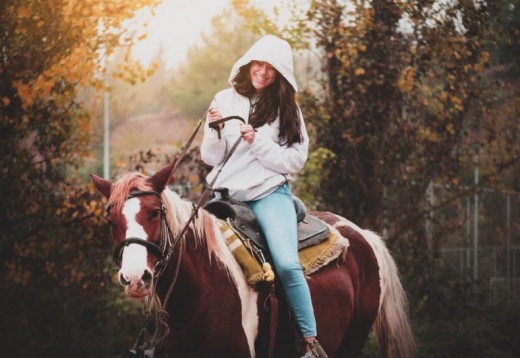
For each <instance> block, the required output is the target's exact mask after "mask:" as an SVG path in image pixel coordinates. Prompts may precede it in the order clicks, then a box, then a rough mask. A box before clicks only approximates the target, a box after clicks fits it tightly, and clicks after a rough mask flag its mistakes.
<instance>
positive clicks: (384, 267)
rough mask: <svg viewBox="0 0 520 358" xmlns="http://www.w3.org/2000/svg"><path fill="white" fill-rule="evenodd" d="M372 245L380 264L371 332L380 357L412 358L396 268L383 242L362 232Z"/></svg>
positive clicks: (410, 335) (404, 302)
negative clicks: (378, 295) (376, 305)
mask: <svg viewBox="0 0 520 358" xmlns="http://www.w3.org/2000/svg"><path fill="white" fill-rule="evenodd" d="M362 232H363V236H364V237H365V238H366V239H367V241H368V242H370V244H371V245H372V247H373V249H374V253H375V255H376V258H377V262H378V264H379V277H380V285H381V296H380V300H379V313H378V315H377V318H376V321H375V322H374V326H373V328H374V331H375V334H376V339H377V344H378V347H379V351H380V353H381V356H382V357H387V358H412V357H415V340H414V336H413V333H412V329H411V327H410V320H409V316H408V300H407V298H406V293H405V291H404V289H403V285H402V284H401V280H400V277H399V271H398V269H397V265H396V264H395V261H394V259H393V257H392V255H391V254H390V251H389V250H388V248H387V247H386V244H385V242H384V241H383V239H382V238H381V237H380V236H378V235H376V234H375V233H373V232H370V231H367V230H362Z"/></svg>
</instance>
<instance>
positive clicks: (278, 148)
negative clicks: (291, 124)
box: [201, 35, 309, 201]
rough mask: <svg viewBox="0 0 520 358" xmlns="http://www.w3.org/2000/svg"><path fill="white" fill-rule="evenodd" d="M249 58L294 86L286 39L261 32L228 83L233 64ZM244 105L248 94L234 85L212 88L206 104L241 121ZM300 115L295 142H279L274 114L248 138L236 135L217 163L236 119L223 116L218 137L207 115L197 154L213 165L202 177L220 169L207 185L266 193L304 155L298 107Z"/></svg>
mask: <svg viewBox="0 0 520 358" xmlns="http://www.w3.org/2000/svg"><path fill="white" fill-rule="evenodd" d="M252 60H257V61H264V62H268V63H269V64H271V65H272V66H273V67H274V68H275V69H276V70H277V71H278V72H279V73H280V74H281V75H282V76H284V77H285V79H287V81H288V82H289V83H290V84H291V86H292V87H293V88H294V89H295V91H297V86H296V81H295V79H294V74H293V58H292V52H291V47H290V46H289V44H288V43H287V42H286V41H284V40H281V39H279V38H278V37H275V36H272V35H267V36H264V37H262V38H261V39H260V40H258V41H257V42H256V43H255V44H254V45H253V46H252V47H251V48H250V49H249V50H248V51H247V52H246V54H245V55H244V56H242V57H241V58H240V59H239V60H238V61H237V63H235V65H234V66H233V69H232V70H231V75H230V79H229V80H230V83H231V81H232V80H233V79H234V77H235V75H236V74H237V73H238V70H239V68H240V67H241V66H243V65H245V64H248V63H249V62H251V61H252ZM250 107H251V103H250V101H249V98H247V97H244V96H242V95H240V94H239V93H238V92H236V91H235V89H234V88H228V89H225V90H223V91H220V92H219V93H217V94H216V95H215V98H214V99H213V101H212V102H211V105H210V108H217V109H218V110H219V111H220V113H221V114H222V116H223V117H228V116H240V117H242V118H244V120H245V121H246V123H247V121H248V117H249V111H250ZM300 118H301V121H302V125H301V129H302V137H303V141H302V142H301V143H294V144H293V145H292V146H290V147H287V145H280V144H279V138H278V133H279V125H280V119H279V118H276V120H275V121H274V122H272V123H270V124H265V125H263V126H261V127H259V128H257V132H256V134H255V139H254V141H253V143H251V144H249V143H247V142H246V141H244V140H242V141H241V142H240V143H239V145H238V147H237V148H236V150H235V152H234V153H233V154H232V155H231V157H230V158H229V160H228V161H227V162H226V163H225V165H224V166H223V167H222V163H223V161H224V159H225V157H226V154H227V153H228V151H229V150H230V149H231V147H232V146H233V144H234V143H235V142H236V140H237V139H238V138H239V137H240V123H241V122H240V121H239V120H231V121H228V122H227V123H226V124H225V126H224V128H223V129H222V130H221V135H222V138H221V139H219V138H218V134H217V131H215V130H213V129H210V128H209V125H208V122H209V120H207V121H206V125H205V127H204V139H203V141H202V145H201V157H202V160H203V161H204V162H205V163H206V164H208V165H211V166H213V167H214V168H213V170H212V171H211V172H210V173H209V175H208V177H207V181H208V183H211V181H212V180H213V178H214V177H215V175H217V173H218V172H219V171H220V170H221V171H220V174H218V178H217V181H216V182H215V184H214V185H213V188H218V187H225V188H228V189H229V193H230V195H231V197H232V198H234V199H237V200H242V201H249V200H256V199H260V198H261V197H263V196H265V195H266V194H268V193H269V192H271V191H272V190H273V189H274V188H276V186H278V185H280V184H282V183H283V182H284V181H285V180H287V179H288V178H289V177H290V175H291V174H295V173H297V172H299V171H300V170H301V169H302V168H303V166H304V164H305V161H306V160H307V151H308V147H309V137H308V135H307V131H306V129H305V124H304V122H303V116H302V114H301V111H300Z"/></svg>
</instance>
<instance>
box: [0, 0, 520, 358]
mask: <svg viewBox="0 0 520 358" xmlns="http://www.w3.org/2000/svg"><path fill="white" fill-rule="evenodd" d="M154 2H155V1H152V0H136V1H132V2H129V1H121V2H111V1H102V2H99V1H60V0H58V1H54V0H53V1H47V0H44V1H41V0H40V1H36V0H17V1H11V2H9V3H8V4H7V3H6V4H4V3H2V4H1V5H0V78H1V80H0V109H1V112H0V116H1V120H0V126H1V128H0V163H1V166H0V169H1V172H0V181H1V182H0V197H1V198H2V200H0V224H1V227H2V229H1V231H0V267H1V268H2V271H1V272H2V276H3V279H2V281H0V282H1V286H0V288H1V289H2V295H1V296H0V307H1V308H2V312H3V313H2V315H1V320H0V343H1V344H2V356H3V355H4V353H5V356H9V357H36V356H39V357H40V356H55V357H92V356H97V357H113V356H114V357H115V356H121V352H122V351H123V350H125V349H127V348H129V347H130V345H131V344H132V343H133V341H134V339H135V334H136V333H137V327H138V325H139V323H140V319H141V318H140V312H139V307H137V306H135V305H133V304H131V303H130V302H129V301H128V300H127V299H126V298H125V297H123V295H122V294H121V292H120V290H119V288H118V287H117V284H116V283H115V282H113V280H112V275H113V274H114V273H115V267H114V265H113V263H112V262H111V261H110V251H111V248H110V243H109V240H108V232H107V229H106V227H105V226H104V225H103V222H102V215H103V210H104V207H103V202H102V200H101V198H100V197H99V196H98V195H97V194H96V193H95V192H94V190H93V188H92V186H91V185H90V183H89V182H88V178H87V174H88V173H89V172H91V171H95V172H97V173H101V168H102V163H101V160H100V158H101V157H102V155H101V151H102V141H101V138H102V131H101V128H102V124H101V117H102V116H101V113H102V101H101V97H100V94H101V93H102V92H103V90H106V89H109V90H110V105H111V128H110V129H111V133H112V135H111V141H112V142H111V148H112V150H113V151H112V163H111V169H112V173H113V174H112V176H113V177H115V176H117V174H118V173H119V172H122V171H127V170H141V171H143V172H152V171H154V170H155V169H156V168H157V167H158V166H159V165H162V164H164V163H165V162H167V161H169V160H171V159H172V157H173V156H174V155H176V153H177V151H178V149H179V148H180V147H181V146H182V145H183V144H184V143H185V142H186V140H187V138H188V137H189V134H190V132H191V130H192V129H193V127H194V125H195V123H196V121H197V120H198V119H199V118H200V116H202V114H203V113H204V111H205V110H206V107H207V105H208V104H209V102H210V101H211V99H212V97H213V95H214V94H215V92H216V91H217V90H219V89H221V88H224V87H225V86H227V78H228V74H229V70H230V68H231V65H232V63H233V62H234V61H235V60H236V58H237V57H239V56H240V55H241V54H242V53H243V52H244V51H245V50H246V49H247V48H248V47H249V46H250V45H251V43H252V42H253V41H254V40H255V39H256V38H257V37H258V36H259V35H260V34H263V33H274V34H278V35H280V36H282V37H284V38H286V39H288V40H289V41H290V42H291V43H292V44H293V47H294V48H295V49H297V50H298V53H297V56H296V57H295V60H296V69H297V75H298V82H299V84H300V87H301V88H302V91H301V93H300V94H299V102H300V104H301V106H302V110H303V112H304V115H305V118H306V122H307V126H308V129H309V132H310V133H311V136H312V141H313V143H312V146H311V153H310V157H309V161H308V163H307V165H306V167H305V169H304V171H303V172H302V173H301V175H300V176H299V177H298V178H297V180H296V181H295V183H294V186H295V189H296V190H297V192H298V194H299V196H300V197H302V198H303V199H304V201H305V202H306V203H307V205H308V206H310V207H311V208H313V209H323V210H330V211H334V212H336V213H339V214H341V215H344V216H345V217H348V218H349V219H351V220H352V221H354V222H357V223H359V224H361V225H363V226H365V227H368V228H370V229H373V230H376V231H378V232H381V233H383V234H384V235H385V237H386V238H387V241H388V245H389V247H390V248H391V250H392V251H393V252H394V254H395V257H396V259H397V260H398V263H399V267H400V270H401V273H402V275H403V281H404V285H405V288H406V290H407V291H408V293H409V298H410V308H411V317H412V321H413V326H414V327H413V328H414V332H415V334H416V336H417V340H418V354H417V355H418V356H419V357H459V356H460V357H467V356H471V357H513V356H516V355H517V354H518V352H520V346H519V343H518V340H517V338H518V337H519V336H520V307H519V305H518V303H517V300H515V297H516V298H517V297H518V296H519V295H520V286H518V284H516V286H515V285H512V284H515V283H516V281H517V280H518V272H520V267H518V265H519V264H517V263H516V261H513V262H511V257H512V252H518V251H514V250H518V248H519V246H520V245H519V240H520V226H518V223H517V221H518V220H515V219H518V217H519V216H518V215H520V195H519V194H518V193H519V192H520V181H519V178H520V177H519V176H518V173H519V172H520V171H519V169H520V163H519V151H520V144H519V142H518V141H517V140H516V138H517V136H518V134H519V131H520V121H519V108H520V106H519V96H518V90H519V86H518V80H519V74H520V67H519V65H520V64H519V60H518V53H520V51H519V50H520V49H519V38H520V36H519V35H520V25H519V22H520V20H519V19H520V14H519V7H520V2H519V1H518V0H497V1H471V0H470V1H414V0H411V1H406V2H405V1H390V0H372V1H362V0H351V1H337V0H335V1H334V0H326V1H309V2H302V1H296V0H290V1H284V2H281V3H280V5H279V7H278V8H277V10H276V11H269V9H266V8H265V7H263V8H259V4H260V2H253V1H244V0H242V1H239V0H234V1H232V7H231V8H230V9H227V10H225V11H223V13H222V14H221V15H220V16H218V17H216V18H215V19H214V21H213V23H212V32H211V33H210V34H205V36H204V38H203V41H202V43H201V44H200V45H198V46H196V47H193V48H192V49H191V50H190V52H189V54H188V57H187V60H186V62H185V63H184V64H182V65H181V66H179V68H176V69H174V70H171V71H169V70H167V69H166V66H165V64H164V62H163V59H162V57H161V53H158V54H157V57H156V60H155V62H154V64H153V65H151V67H150V68H143V67H142V66H141V65H139V64H138V63H134V62H132V60H131V59H130V58H129V56H128V50H129V49H130V48H131V46H132V44H133V42H134V40H135V39H136V38H138V37H139V36H141V35H142V34H141V33H132V32H131V31H129V28H128V25H127V22H125V21H126V20H128V19H130V18H132V17H133V16H134V14H135V12H136V11H138V10H139V9H141V8H144V7H147V6H151V5H154ZM72 14H74V16H72ZM108 85H109V87H107V86H108ZM206 170H207V168H206V167H205V166H203V165H202V164H201V163H200V161H199V158H198V150H197V148H194V149H193V150H192V151H191V152H190V154H189V156H188V158H187V160H186V162H185V165H184V166H183V167H182V168H181V170H180V171H179V173H177V174H176V176H175V177H174V178H173V187H174V188H175V189H176V190H178V191H179V192H181V194H182V195H185V196H187V197H189V198H192V199H195V198H196V197H197V196H198V195H199V194H200V191H201V189H202V187H203V177H204V174H205V171H206ZM476 179H478V180H476ZM495 193H496V195H495ZM493 195H494V196H493ZM493 198H494V199H493ZM505 198H508V199H507V200H511V206H512V208H513V210H512V219H510V220H509V221H508V222H505V221H504V220H502V219H503V218H504V209H503V207H504V201H505V200H504V199H505ZM468 207H469V208H473V209H475V208H477V209H480V210H479V211H474V210H473V209H472V210H473V211H471V212H470V214H471V215H470V214H468ZM473 212H476V213H477V219H478V221H477V220H476V219H475V217H473V216H472V215H473ZM475 223H480V225H481V226H482V227H481V231H480V232H481V234H480V245H481V246H482V248H483V250H487V251H489V252H491V248H496V247H498V248H502V249H504V250H501V251H500V250H499V251H496V252H498V256H497V254H495V256H496V257H495V261H493V262H494V263H495V265H496V263H497V262H498V264H501V265H502V266H501V267H502V269H503V267H505V266H504V265H505V263H506V262H507V279H508V280H509V281H507V284H508V285H507V288H508V289H507V291H505V292H502V291H500V294H499V295H498V296H497V295H495V293H496V292H495V291H492V290H491V288H493V287H492V286H491V285H490V282H491V281H490V280H491V276H493V275H494V276H493V277H495V276H496V277H498V276H504V277H506V276H505V271H500V270H501V269H498V270H497V268H496V267H493V262H491V261H490V263H488V262H486V261H485V258H486V257H487V256H485V255H484V254H482V256H481V261H480V262H479V266H478V268H479V272H478V274H477V275H476V274H475V266H474V262H475V261H474V260H475V257H474V256H464V257H463V259H464V260H463V261H462V259H461V262H464V265H463V267H457V269H454V267H453V265H452V263H453V261H450V260H449V257H448V256H447V255H446V253H447V252H448V251H447V249H453V248H461V247H462V248H463V251H460V252H461V253H463V254H464V255H470V251H471V250H470V249H471V245H473V243H472V242H471V241H468V239H469V238H471V237H472V235H474V234H475V232H474V230H475V229H474V227H475ZM477 226H478V225H477ZM468 228H469V229H468ZM468 230H469V231H468ZM468 235H469V236H468ZM506 245H507V247H508V250H509V249H511V250H513V251H507V254H504V253H505V252H506V251H505V247H506ZM457 252H459V251H457ZM485 252H486V251H484V253H485ZM504 255H505V256H504ZM461 257H462V256H461ZM497 257H498V259H497ZM455 263H456V264H458V261H455ZM513 264H516V265H517V266H512V265H513ZM493 270H494V271H493ZM503 270H505V269H503ZM493 272H494V273H493ZM502 293H504V294H502ZM491 298H492V299H491ZM364 356H366V357H372V356H377V353H376V350H375V347H374V345H373V343H372V344H369V345H368V346H367V347H366V349H365V352H364Z"/></svg>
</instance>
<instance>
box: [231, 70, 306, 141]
mask: <svg viewBox="0 0 520 358" xmlns="http://www.w3.org/2000/svg"><path fill="white" fill-rule="evenodd" d="M250 67H251V63H248V64H247V65H244V66H242V67H240V69H239V71H238V73H237V75H236V76H235V78H234V79H233V81H232V82H233V86H234V87H235V90H236V91H237V92H238V93H240V94H241V95H242V96H246V97H248V98H252V97H253V96H254V94H255V87H254V86H253V83H252V82H251V77H250V75H249V68H250ZM278 115H279V116H280V132H279V133H278V137H279V138H280V144H283V145H285V144H287V146H289V147H290V146H291V145H293V144H294V143H301V142H302V141H303V136H302V128H301V120H300V111H299V109H298V105H297V104H296V91H295V90H294V88H293V87H292V86H291V85H290V83H289V82H288V81H287V80H286V79H285V77H283V76H282V75H281V74H280V72H278V71H276V79H275V80H274V82H273V83H272V84H271V85H270V86H269V87H267V88H265V89H264V91H263V92H262V95H261V96H260V98H259V99H258V102H256V103H255V104H254V108H253V111H252V113H251V117H250V118H249V124H251V125H252V126H253V128H258V127H261V126H263V125H264V124H266V123H272V122H273V121H274V120H275V119H276V117H278Z"/></svg>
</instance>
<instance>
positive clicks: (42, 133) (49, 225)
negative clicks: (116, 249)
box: [0, 0, 154, 357]
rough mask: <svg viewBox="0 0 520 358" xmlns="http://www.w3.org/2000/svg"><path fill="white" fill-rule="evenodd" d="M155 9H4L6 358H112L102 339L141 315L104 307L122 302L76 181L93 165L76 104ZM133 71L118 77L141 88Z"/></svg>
mask: <svg viewBox="0 0 520 358" xmlns="http://www.w3.org/2000/svg"><path fill="white" fill-rule="evenodd" d="M153 2H154V1H152V0H137V1H119V2H112V1H105V2H99V1H61V0H58V1H55V0H52V1H50V0H44V1H40V0H38V1H35V0H18V1H10V2H2V3H1V5H0V78H1V80H0V108H1V112H0V163H1V165H0V167H1V168H2V170H1V173H0V196H1V197H2V200H1V201H0V222H1V225H2V231H1V233H0V262H1V265H2V266H1V267H2V272H3V280H2V292H3V294H2V297H1V298H0V305H1V306H2V307H3V308H4V314H3V317H2V322H1V328H0V330H1V332H2V338H1V339H2V347H3V353H2V354H4V355H7V356H24V357H32V356H41V355H49V356H51V355H52V356H82V355H83V356H98V355H108V354H109V353H108V352H110V351H112V352H113V350H114V349H115V348H114V347H116V346H117V343H118V342H119V343H120V341H119V339H121V338H122V337H124V334H125V333H124V332H123V333H122V335H121V336H118V337H114V338H113V339H105V338H104V337H106V336H108V335H109V332H110V330H113V331H115V330H116V325H115V324H114V323H112V322H111V321H110V316H111V315H120V314H123V313H125V310H127V311H128V312H130V311H133V308H128V307H126V306H121V305H114V307H115V308H114V307H111V306H110V305H111V304H112V303H108V302H106V301H103V300H104V299H107V298H109V297H110V298H113V297H115V295H114V293H113V292H112V291H109V286H111V285H109V284H108V283H109V282H110V280H111V273H110V272H109V271H110V269H111V268H112V266H111V265H110V264H109V261H107V255H106V253H107V246H108V245H109V244H108V243H107V242H104V241H103V240H100V236H106V235H107V232H106V229H105V228H104V226H101V220H102V219H101V217H102V213H103V208H102V206H101V205H102V204H101V203H100V201H99V200H98V198H97V197H96V196H95V193H94V191H93V189H92V188H91V187H90V185H88V184H85V183H84V182H82V180H81V179H80V178H77V176H76V175H75V174H74V173H75V170H76V169H77V168H78V167H79V166H80V165H81V164H82V163H83V160H84V159H86V158H88V156H89V132H90V126H89V120H90V118H89V116H88V113H87V111H86V110H85V108H84V107H83V105H82V103H81V102H79V100H78V99H77V93H78V91H79V89H80V88H82V87H83V86H87V85H92V86H94V87H96V88H99V89H100V88H103V76H102V74H103V69H104V61H103V56H104V57H106V56H109V55H110V54H111V53H112V52H113V51H114V48H115V47H116V46H118V45H119V44H121V43H122V42H123V41H124V40H123V39H124V37H125V36H126V30H125V26H126V25H125V22H124V21H125V20H126V19H129V18H131V17H132V16H133V15H134V14H135V12H136V11H137V10H138V9H140V8H143V7H145V6H149V5H152V3H153ZM101 24H102V25H103V26H102V27H101V26H100V25H101ZM132 41H133V40H129V41H126V42H129V43H131V42H132ZM127 66H128V68H127V69H121V72H120V73H125V76H127V77H128V78H133V77H135V76H141V73H142V72H143V69H142V68H140V67H136V66H134V65H132V64H127ZM111 292H112V293H111ZM99 322H105V324H103V325H100V324H99ZM102 337H103V339H101V338H102ZM125 338H126V337H125ZM93 341H95V344H92V342H93Z"/></svg>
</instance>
